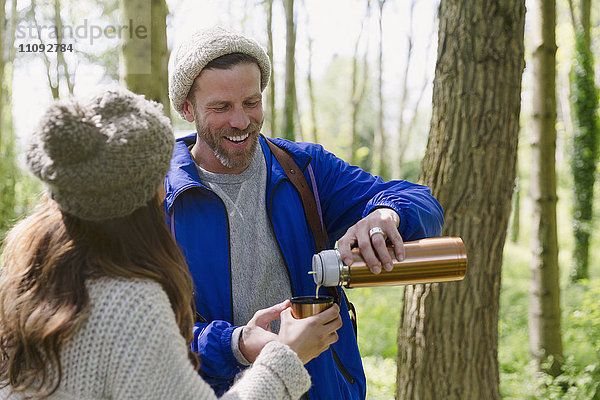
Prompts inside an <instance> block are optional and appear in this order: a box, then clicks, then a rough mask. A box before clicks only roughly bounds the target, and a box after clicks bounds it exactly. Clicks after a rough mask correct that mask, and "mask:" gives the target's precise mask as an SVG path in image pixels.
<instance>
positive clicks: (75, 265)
mask: <svg viewBox="0 0 600 400" xmlns="http://www.w3.org/2000/svg"><path fill="white" fill-rule="evenodd" d="M3 258H4V262H3V266H2V267H1V268H0V382H2V384H1V385H3V386H4V387H5V386H7V385H10V387H11V388H12V390H13V391H15V392H20V391H24V390H25V389H28V390H31V391H33V392H34V395H35V396H39V397H46V396H49V395H50V394H52V393H54V392H55V391H56V390H57V389H58V386H59V384H60V379H61V377H62V370H61V364H60V357H59V354H60V350H61V346H62V345H63V344H64V343H65V342H66V341H68V340H69V339H70V338H71V337H73V335H74V334H75V333H76V332H77V330H78V328H79V327H80V326H81V325H82V323H83V322H84V321H85V319H86V317H87V315H88V308H89V298H88V293H87V290H86V286H85V280H86V279H89V278H94V277H97V276H120V277H130V278H147V279H152V280H154V281H156V282H158V283H160V284H161V285H162V288H163V289H164V290H165V292H166V293H167V295H168V297H169V300H170V302H171V307H172V308H173V311H174V313H175V317H176V321H177V324H178V326H179V330H180V332H181V334H182V336H183V337H184V338H185V339H186V341H187V343H188V344H189V343H190V342H191V340H192V325H193V322H194V321H193V316H194V315H195V312H194V306H193V301H192V297H193V283H192V279H191V277H190V274H189V271H188V268H187V265H186V263H185V259H184V257H183V255H182V254H181V252H180V250H179V248H178V247H177V244H176V243H175V241H174V240H173V238H172V237H171V235H170V233H169V231H168V229H167V226H166V224H165V220H164V212H163V211H162V209H161V207H160V206H159V204H158V200H157V199H156V198H154V199H152V200H151V201H150V202H148V204H147V205H146V206H144V207H142V208H140V209H138V210H136V211H135V212H133V213H132V214H130V215H128V216H126V217H123V218H115V219H110V220H104V221H86V220H82V219H80V218H77V217H74V216H72V215H69V214H67V213H63V212H61V211H60V209H59V208H58V205H57V204H56V203H55V202H54V201H53V200H50V199H43V200H42V202H41V203H40V205H39V208H38V210H37V212H35V213H34V214H33V215H31V216H30V217H28V218H26V219H24V220H23V221H21V222H20V223H19V224H17V225H16V226H15V227H14V228H13V229H12V230H11V231H10V232H9V233H8V235H7V237H6V240H5V243H4V254H3ZM188 348H189V346H188ZM189 355H190V359H191V360H192V362H193V363H194V365H195V366H196V367H197V366H198V360H197V358H196V356H194V354H193V353H192V352H191V350H190V351H189ZM49 372H50V373H51V376H48V374H49ZM3 386H0V387H3Z"/></svg>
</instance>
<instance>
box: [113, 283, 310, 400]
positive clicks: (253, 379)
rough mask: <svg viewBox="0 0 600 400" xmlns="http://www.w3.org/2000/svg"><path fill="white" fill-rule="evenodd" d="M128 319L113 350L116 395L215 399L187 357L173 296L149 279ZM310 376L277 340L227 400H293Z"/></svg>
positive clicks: (292, 354) (307, 384)
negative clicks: (169, 296)
mask: <svg viewBox="0 0 600 400" xmlns="http://www.w3.org/2000/svg"><path fill="white" fill-rule="evenodd" d="M130 303H131V304H127V303H121V304H120V306H121V307H123V306H125V307H130V308H131V310H130V312H129V313H128V315H129V317H128V318H127V321H118V323H116V324H115V325H118V326H120V328H119V329H118V330H117V331H116V332H115V336H114V340H113V341H112V343H113V348H112V349H110V351H112V352H113V353H114V357H113V367H114V368H111V371H112V373H113V374H114V375H113V377H112V379H111V380H110V385H111V389H112V390H111V393H112V396H111V397H112V398H118V399H141V398H143V399H149V400H153V399H156V400H158V399H166V398H168V399H174V400H176V399H203V400H204V399H207V400H208V399H211V400H212V399H216V398H217V397H216V395H215V393H214V392H213V390H212V389H211V388H210V386H209V385H208V384H207V383H206V382H205V381H203V380H202V378H201V377H200V376H199V375H198V373H197V372H196V371H195V370H194V368H193V366H192V363H191V362H190V361H189V359H188V351H187V346H186V344H185V340H184V338H183V337H182V336H181V335H180V333H179V328H178V326H177V324H176V321H175V315H174V314H173V311H172V309H171V306H170V303H169V299H168V297H167V295H166V293H165V292H164V291H163V290H162V288H161V287H160V286H159V285H158V284H155V283H150V284H148V285H146V286H144V287H143V288H142V289H137V290H136V298H135V299H133V301H131V302H130ZM309 385H310V378H309V377H308V373H307V372H306V370H305V369H304V367H303V366H302V363H301V361H300V359H299V358H298V357H297V356H296V354H295V353H294V352H293V351H292V350H290V349H289V348H288V347H287V346H285V345H282V344H279V343H273V344H271V345H269V346H267V347H265V349H264V350H263V353H261V355H260V356H259V357H258V358H257V360H256V362H255V363H254V367H252V368H250V369H249V370H248V372H247V373H246V374H244V375H243V377H242V378H241V379H240V380H238V382H237V384H236V385H234V386H233V387H232V388H231V389H230V391H229V392H227V393H226V394H225V395H224V397H223V398H225V399H228V400H232V399H267V398H268V399H292V398H298V397H299V396H300V395H301V394H302V393H303V392H304V391H306V390H308V386H309Z"/></svg>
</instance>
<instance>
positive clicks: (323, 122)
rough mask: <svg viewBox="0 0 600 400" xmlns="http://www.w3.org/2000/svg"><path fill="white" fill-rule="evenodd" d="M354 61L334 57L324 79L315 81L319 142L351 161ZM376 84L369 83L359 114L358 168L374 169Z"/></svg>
mask: <svg viewBox="0 0 600 400" xmlns="http://www.w3.org/2000/svg"><path fill="white" fill-rule="evenodd" d="M351 72H352V59H351V58H347V57H334V58H333V59H332V60H331V63H330V64H329V66H328V67H327V70H326V71H325V74H324V76H323V77H322V78H321V79H320V80H318V81H316V82H315V103H316V105H315V107H316V114H317V120H318V121H319V131H320V134H319V141H320V142H321V144H322V145H323V146H324V147H325V148H326V149H327V150H329V151H331V152H333V153H335V154H336V155H337V156H338V157H341V158H343V159H345V160H349V155H350V146H351V137H352V132H351V126H350V125H351V124H350V121H351V115H350V114H351V106H350V95H351V87H350V85H349V83H350V82H351V76H352V75H351ZM373 96H374V94H373V88H372V85H369V84H367V88H366V92H365V98H364V100H363V103H362V104H361V108H360V111H359V113H358V123H357V125H358V126H357V130H358V135H359V139H358V140H359V143H358V147H359V148H360V152H359V154H357V156H358V160H357V161H358V162H357V165H359V166H360V167H362V168H364V169H367V170H368V169H369V168H370V166H371V157H372V153H373V152H372V150H371V148H372V147H373V132H375V118H374V116H375V115H376V113H375V109H374V108H373V107H374V106H373V105H374V104H375V101H374V97H373Z"/></svg>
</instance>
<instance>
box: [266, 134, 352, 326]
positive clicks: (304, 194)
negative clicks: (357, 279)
mask: <svg viewBox="0 0 600 400" xmlns="http://www.w3.org/2000/svg"><path fill="white" fill-rule="evenodd" d="M263 137H264V136H263ZM265 141H266V142H267V145H268V146H269V148H270V149H271V152H272V153H273V155H274V156H275V159H276V160H277V162H278V163H279V164H280V165H281V166H282V167H283V170H284V171H285V174H286V175H287V177H288V179H289V180H290V182H291V183H292V185H294V187H295V188H296V190H297V191H298V193H299V194H300V199H301V200H302V208H304V216H305V217H306V221H307V222H308V226H309V227H310V230H311V232H312V235H313V240H314V241H315V247H316V249H317V252H320V251H322V250H326V249H328V248H329V240H328V239H327V230H326V229H325V224H324V223H322V221H321V217H320V216H319V212H318V211H317V202H316V200H315V196H314V194H313V192H311V190H310V188H309V187H308V182H307V181H306V178H305V177H304V174H303V173H302V170H301V169H300V167H298V164H296V162H295V161H294V159H293V158H292V156H291V155H290V154H288V152H287V151H285V150H284V149H282V148H281V147H279V146H277V145H276V144H275V143H273V142H271V140H269V139H267V138H265ZM340 292H341V293H342V294H343V295H344V300H345V301H346V305H347V306H348V312H349V313H350V319H351V321H352V328H353V329H354V335H355V337H358V336H357V331H358V326H357V322H356V310H355V308H354V304H352V303H351V302H350V300H348V297H347V296H346V293H344V289H342V288H340V290H339V291H338V290H337V288H336V287H328V288H327V293H329V295H330V296H332V297H333V299H334V301H335V302H336V303H338V304H340V297H341V296H340Z"/></svg>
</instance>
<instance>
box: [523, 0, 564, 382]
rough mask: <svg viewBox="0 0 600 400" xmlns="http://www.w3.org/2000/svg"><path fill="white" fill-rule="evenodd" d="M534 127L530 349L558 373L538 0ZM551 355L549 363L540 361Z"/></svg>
mask: <svg viewBox="0 0 600 400" xmlns="http://www.w3.org/2000/svg"><path fill="white" fill-rule="evenodd" d="M532 13H533V16H534V17H535V20H534V25H533V26H534V28H533V32H534V38H533V46H534V49H535V50H534V52H533V76H534V80H533V84H534V87H533V93H534V94H535V95H534V96H533V98H534V102H533V129H532V138H531V159H532V167H531V197H532V200H533V211H532V237H531V253H532V257H531V271H532V280H531V293H530V310H529V339H530V350H531V353H532V356H533V358H534V360H535V361H536V364H537V367H538V369H539V370H542V369H543V370H546V371H547V372H549V373H550V374H552V375H553V376H556V375H558V374H559V373H560V362H561V360H562V340H561V332H560V289H559V274H558V240H557V232H556V229H557V227H556V200H557V198H556V170H555V157H556V40H555V28H556V3H555V0H539V2H538V3H537V4H536V5H535V7H534V8H533V10H532ZM549 357H552V360H551V363H550V365H549V366H548V367H544V366H543V363H544V362H545V361H547V360H549Z"/></svg>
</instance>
